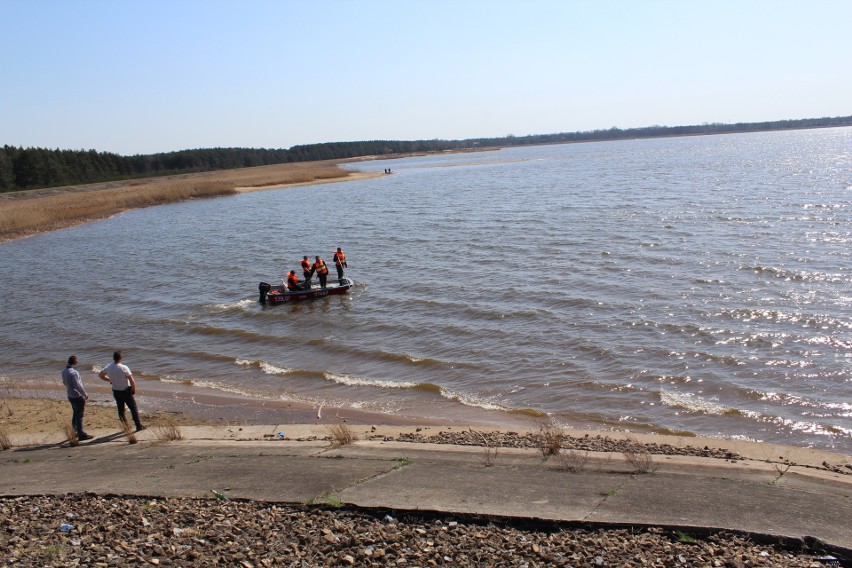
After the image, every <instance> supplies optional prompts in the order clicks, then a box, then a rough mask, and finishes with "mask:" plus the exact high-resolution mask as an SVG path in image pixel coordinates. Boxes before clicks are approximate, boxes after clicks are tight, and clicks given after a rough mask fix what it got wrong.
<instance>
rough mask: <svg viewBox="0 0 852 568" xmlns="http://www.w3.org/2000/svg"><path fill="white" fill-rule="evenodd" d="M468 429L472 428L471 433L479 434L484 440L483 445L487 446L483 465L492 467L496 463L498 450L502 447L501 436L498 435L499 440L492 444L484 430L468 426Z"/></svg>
mask: <svg viewBox="0 0 852 568" xmlns="http://www.w3.org/2000/svg"><path fill="white" fill-rule="evenodd" d="M468 430H470V433H471V434H473V433H476V434H478V435H479V438H480V439H481V440H482V446H483V447H484V448H485V458H484V461H483V465H484V466H485V467H491V466H492V465H494V462H496V461H497V451H498V450H499V449H500V436H499V435H498V436H497V441H496V442H495V443H494V445H493V446H492V445H491V444H490V443H489V442H488V438H486V437H485V435H484V434H483V433H482V432H478V431H476V430H474V429H473V428H468Z"/></svg>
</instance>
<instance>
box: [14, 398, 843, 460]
mask: <svg viewBox="0 0 852 568" xmlns="http://www.w3.org/2000/svg"><path fill="white" fill-rule="evenodd" d="M108 389H109V387H103V388H99V389H97V390H96V389H93V388H91V387H87V390H88V391H89V397H90V398H89V401H88V402H87V404H86V412H85V416H84V427H85V428H86V430H87V431H92V432H99V431H100V433H101V434H103V432H105V431H108V430H111V431H115V432H119V431H120V428H119V421H118V417H117V414H116V410H115V406H114V403H113V402H112V397H111V396H109V393H108V392H101V390H104V391H108ZM108 396H109V398H107V397H108ZM136 398H137V402H138V403H139V412H140V416H141V417H142V422H143V424H145V425H146V426H147V427H149V428H150V427H153V428H155V429H156V428H159V427H163V426H166V425H169V424H174V425H176V426H178V427H203V428H205V429H206V430H207V431H209V432H212V433H213V434H212V435H213V436H214V439H220V438H221V437H222V436H224V438H221V439H231V438H233V437H234V432H235V431H236V432H243V431H244V430H245V432H244V433H243V434H240V436H242V437H244V436H246V435H247V436H249V437H250V438H251V437H252V436H258V435H259V434H258V432H266V433H265V434H263V436H262V438H269V437H274V436H275V435H276V433H278V432H287V434H286V437H285V438H284V439H285V440H286V439H290V440H292V439H296V438H310V437H313V438H316V439H319V440H323V439H326V440H329V439H330V431H329V428H330V427H333V426H335V425H340V424H345V425H346V426H347V427H348V428H350V429H351V430H352V431H353V432H354V433H355V434H356V436H358V438H359V439H363V440H376V439H378V440H385V441H393V440H396V441H400V442H413V443H429V444H450V445H462V446H481V447H493V446H497V447H516V448H517V447H526V448H531V447H533V448H534V447H536V445H535V444H536V443H537V442H536V440H537V439H541V438H542V436H548V435H551V433H552V432H553V431H554V430H555V431H558V432H561V433H562V435H563V436H564V440H565V443H564V445H563V447H564V448H566V449H567V448H570V447H572V446H573V447H579V448H585V449H586V451H589V450H588V448H592V450H590V451H605V452H606V451H610V452H617V451H621V450H619V449H618V448H623V447H624V445H625V444H628V445H630V444H639V445H640V446H642V447H645V448H646V449H647V451H649V452H650V454H652V455H693V456H703V457H713V458H717V459H724V460H725V461H728V460H731V461H733V462H736V461H738V460H756V461H762V462H767V463H777V464H782V465H797V466H803V467H808V468H812V469H817V470H824V471H829V472H833V473H840V474H843V475H852V455H846V454H842V453H838V452H832V451H828V450H822V449H816V448H803V447H799V446H791V445H785V444H776V443H770V442H753V441H745V440H733V439H723V438H711V437H702V436H694V437H684V436H674V435H667V434H648V433H637V432H630V431H626V430H589V429H583V428H573V427H566V426H561V425H553V424H548V423H538V424H533V423H528V424H526V425H523V424H499V423H496V422H495V423H488V422H476V421H469V422H468V421H466V422H456V421H442V420H428V419H423V418H414V417H400V416H395V415H389V414H388V415H385V414H377V413H369V412H360V411H357V410H353V409H335V408H332V407H329V408H324V409H323V412H322V417H321V418H317V416H316V408H315V407H311V406H310V405H304V404H300V403H295V402H287V401H281V403H280V404H269V405H266V410H268V411H269V412H267V413H261V414H259V415H256V416H252V415H251V414H247V413H246V412H245V410H246V407H245V406H236V407H235V406H230V405H229V406H216V407H215V408H217V409H219V410H224V409H228V410H230V411H232V412H236V413H237V415H239V416H241V417H242V418H243V419H241V420H237V419H233V417H232V418H230V419H229V418H228V417H226V416H214V414H215V412H210V407H208V408H207V411H208V412H210V414H208V415H207V416H201V415H199V414H197V413H194V412H187V411H186V409H184V410H178V409H174V408H168V407H164V408H156V409H153V410H152V409H151V407H150V401H151V400H153V397H150V396H144V395H140V394H137V397H136ZM222 398H223V400H224V399H227V397H222ZM220 402H222V401H220ZM146 404H147V405H148V406H146ZM339 412H341V413H342V414H340V413H339ZM70 419H71V408H70V405H69V404H68V402H67V400H65V399H64V389H63V388H61V387H60V388H53V389H51V388H49V387H47V388H45V390H44V391H42V392H37V391H33V392H29V393H27V392H26V391H22V392H17V393H14V394H8V393H7V394H5V395H3V396H0V434H3V435H5V436H7V437H11V438H14V439H15V440H16V443H15V444H14V445H15V446H16V447H20V446H27V445H42V444H45V443H61V442H62V440H64V439H65V434H64V428H65V425H66V424H67V423H69V422H70ZM215 432H227V434H222V433H220V434H216V433H215ZM252 433H253V434H252ZM279 435H280V434H279Z"/></svg>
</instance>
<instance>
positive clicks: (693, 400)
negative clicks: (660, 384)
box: [659, 390, 746, 416]
mask: <svg viewBox="0 0 852 568" xmlns="http://www.w3.org/2000/svg"><path fill="white" fill-rule="evenodd" d="M659 394H660V401H661V402H662V403H663V404H664V405H665V406H671V407H673V408H683V409H684V410H686V411H687V412H697V413H701V414H714V415H717V416H743V415H746V412H744V411H741V410H737V409H736V408H733V407H730V406H724V405H721V404H718V403H715V402H711V401H709V400H706V399H703V398H701V397H698V396H695V395H694V394H692V393H683V394H681V393H673V392H669V391H667V390H661V391H660V393H659Z"/></svg>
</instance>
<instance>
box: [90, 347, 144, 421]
mask: <svg viewBox="0 0 852 568" xmlns="http://www.w3.org/2000/svg"><path fill="white" fill-rule="evenodd" d="M122 359H123V357H122V356H121V351H116V352H115V353H113V354H112V361H113V362H112V364H110V365H107V366H106V367H105V368H104V370H103V371H101V372H100V373H98V376H99V377H100V378H101V379H102V380H104V381H109V384H110V385H111V386H112V396H113V398H114V399H115V405H116V407H117V408H118V419H119V420H121V422H122V423H123V424H124V425H127V417H126V416H125V414H124V407H125V405H126V406H127V407H128V408H129V409H130V416H131V417H132V418H133V423H134V424H135V425H136V431H137V432H139V431H141V430H144V429H145V427H144V426H142V422H141V421H140V420H139V410H138V408H137V407H136V399H135V398H134V396H135V395H136V381H135V380H134V379H133V374H132V373H131V372H130V369H129V368H128V367H127V365H124V364H123V363H122V362H121V361H122Z"/></svg>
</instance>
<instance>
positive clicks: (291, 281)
mask: <svg viewBox="0 0 852 568" xmlns="http://www.w3.org/2000/svg"><path fill="white" fill-rule="evenodd" d="M287 289H288V290H290V291H291V292H293V291H295V290H304V289H305V288H304V287H303V286H300V285H299V277H298V276H296V271H295V270H291V271H290V272H288V273H287Z"/></svg>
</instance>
